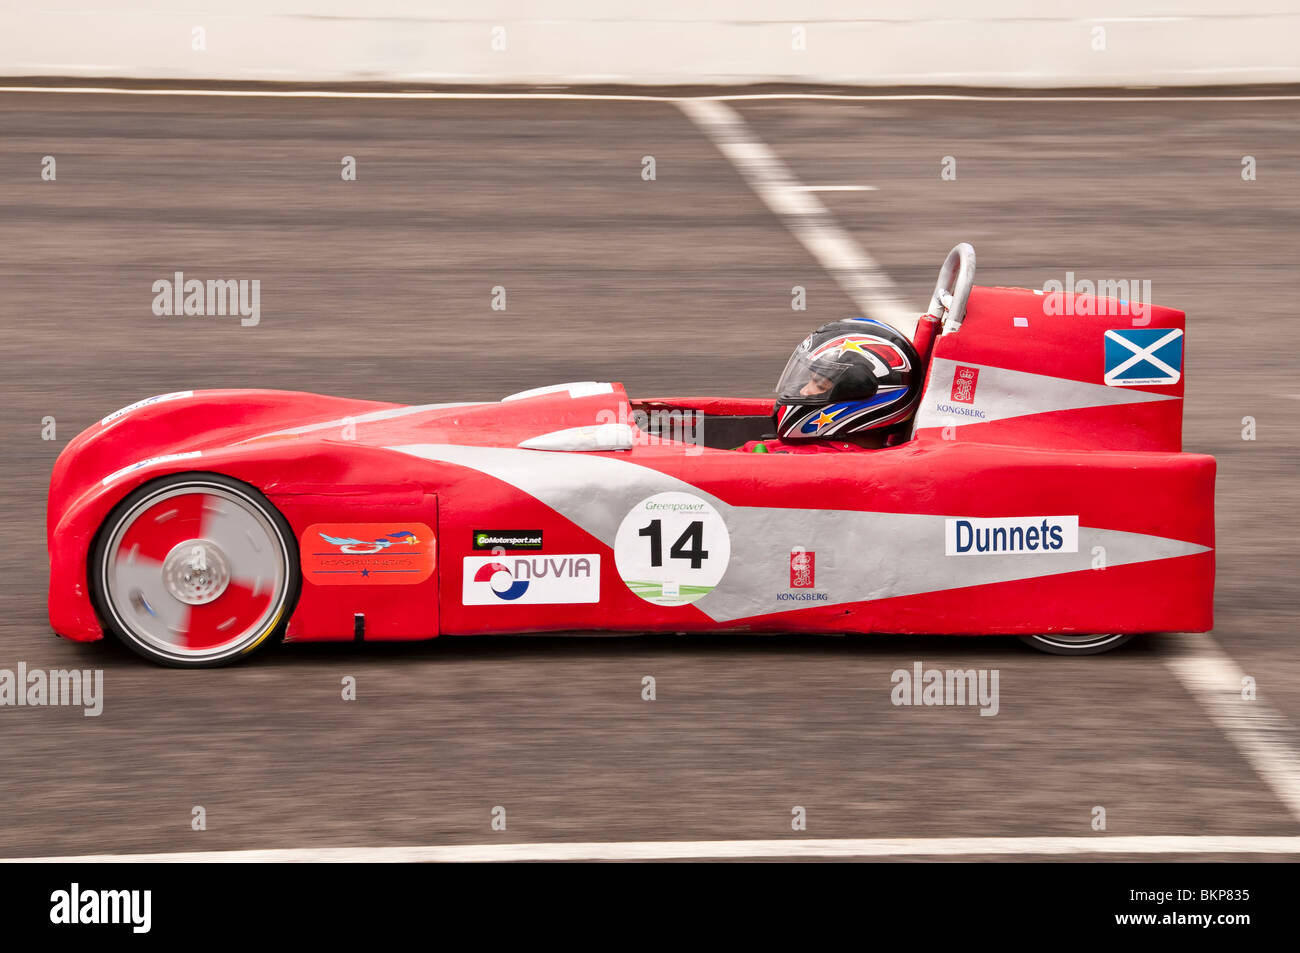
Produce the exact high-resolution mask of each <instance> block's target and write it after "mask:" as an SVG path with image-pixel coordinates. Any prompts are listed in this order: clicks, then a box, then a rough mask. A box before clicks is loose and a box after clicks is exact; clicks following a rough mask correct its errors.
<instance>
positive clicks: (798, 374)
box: [776, 350, 853, 405]
mask: <svg viewBox="0 0 1300 953" xmlns="http://www.w3.org/2000/svg"><path fill="white" fill-rule="evenodd" d="M852 370H853V367H852V365H851V364H850V363H848V362H846V361H836V360H832V359H830V358H827V357H819V358H816V359H814V358H813V357H812V356H811V355H810V354H809V353H808V352H807V351H804V350H798V351H795V352H794V354H793V356H791V358H790V360H789V362H787V363H786V365H785V370H784V371H782V372H781V379H780V380H779V381H777V384H776V395H777V400H779V401H780V402H781V403H783V404H811V405H817V404H825V403H829V402H830V400H831V397H832V396H833V395H834V393H835V390H836V386H837V385H839V384H840V383H841V382H842V381H844V380H846V379H847V378H848V377H849V376H850V375H851V372H852Z"/></svg>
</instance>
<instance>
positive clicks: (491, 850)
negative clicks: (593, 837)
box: [0, 834, 1300, 864]
mask: <svg viewBox="0 0 1300 953" xmlns="http://www.w3.org/2000/svg"><path fill="white" fill-rule="evenodd" d="M1079 854H1300V836H1296V837H1268V836H1239V835H1223V836H1219V835H1214V834H1197V835H1181V834H1174V835H1152V836H1134V837H1128V836H1110V835H1106V834H1099V835H1097V836H1095V837H903V838H882V839H878V840H874V839H843V840H841V839H817V840H810V839H805V840H796V839H791V840H716V841H625V842H621V843H620V842H617V841H614V842H610V843H572V844H565V843H559V844H557V843H550V844H547V843H535V844H465V845H460V846H446V847H315V848H311V847H306V848H301V849H285V850H213V851H181V852H178V853H169V854H90V855H87V856H81V857H78V856H69V857H15V858H3V859H0V863H59V864H68V863H77V864H98V863H200V864H221V863H259V862H260V863H268V862H269V863H409V862H429V861H432V862H451V863H455V862H484V861H530V860H533V861H535V860H691V859H720V858H726V857H737V858H766V857H772V858H775V857H953V856H977V855H1006V856H1031V855H1034V856H1069V855H1079Z"/></svg>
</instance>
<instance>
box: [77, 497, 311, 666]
mask: <svg viewBox="0 0 1300 953" xmlns="http://www.w3.org/2000/svg"><path fill="white" fill-rule="evenodd" d="M289 569H290V567H289V561H288V549H287V546H286V545H285V541H284V539H283V537H282V535H281V533H280V530H279V528H278V527H277V526H276V525H275V523H274V522H273V521H272V519H271V517H270V515H269V514H268V513H267V512H266V510H265V508H264V507H263V505H262V504H260V503H259V501H257V500H256V499H254V498H253V497H252V496H249V495H247V494H245V493H243V492H241V491H239V490H237V489H235V488H232V487H228V486H226V485H224V484H219V483H208V482H203V481H195V482H192V483H184V484H177V485H174V486H169V487H164V488H162V489H160V490H159V491H158V492H156V493H151V494H149V495H148V496H145V497H143V498H141V499H140V500H139V501H137V502H136V503H135V504H134V505H132V506H131V508H130V509H129V510H127V511H126V512H125V513H123V514H122V516H121V517H120V518H119V519H118V521H117V523H116V524H115V525H114V526H113V528H112V530H111V532H110V534H109V537H108V541H107V544H106V546H105V549H104V557H103V562H102V564H101V566H100V573H101V576H100V581H101V588H102V592H103V593H104V601H105V603H106V608H107V609H108V611H109V612H110V613H111V614H112V616H113V618H114V621H116V622H117V624H118V625H119V626H120V628H121V629H122V631H123V632H125V633H126V634H127V636H128V637H129V638H131V639H132V640H134V641H136V642H137V643H139V644H140V645H141V646H143V647H145V648H147V649H148V650H150V651H151V652H153V653H155V654H157V655H160V656H163V657H165V658H168V659H173V660H176V661H215V660H218V659H222V658H226V657H229V656H232V655H238V654H239V653H241V652H245V651H248V650H249V649H251V648H253V647H255V646H256V645H257V644H259V643H260V642H261V641H262V640H263V639H264V638H265V637H266V635H268V634H269V633H270V631H271V630H272V629H273V628H274V627H275V625H276V623H278V622H279V620H280V617H281V614H282V613H283V611H284V606H285V601H286V598H287V595H288V586H287V581H288V578H289Z"/></svg>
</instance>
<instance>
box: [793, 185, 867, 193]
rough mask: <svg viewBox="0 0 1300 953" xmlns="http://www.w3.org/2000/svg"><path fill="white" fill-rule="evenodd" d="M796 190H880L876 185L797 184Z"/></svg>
mask: <svg viewBox="0 0 1300 953" xmlns="http://www.w3.org/2000/svg"><path fill="white" fill-rule="evenodd" d="M794 190H795V191H796V192H878V191H880V190H879V189H877V188H876V187H875V186H874V185H796V186H795V188H794Z"/></svg>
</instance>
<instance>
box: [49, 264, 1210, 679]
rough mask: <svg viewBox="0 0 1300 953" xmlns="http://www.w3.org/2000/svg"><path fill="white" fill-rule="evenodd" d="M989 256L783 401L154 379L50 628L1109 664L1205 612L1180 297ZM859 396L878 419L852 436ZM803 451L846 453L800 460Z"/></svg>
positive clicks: (1198, 620) (850, 337)
mask: <svg viewBox="0 0 1300 953" xmlns="http://www.w3.org/2000/svg"><path fill="white" fill-rule="evenodd" d="M973 277H974V253H973V251H972V250H971V249H970V246H968V245H959V246H958V247H957V248H955V249H954V250H953V252H952V253H951V254H950V255H949V257H948V260H947V261H946V262H945V264H944V268H943V270H942V271H941V273H940V280H939V285H938V287H937V288H936V290H935V295H934V298H933V299H932V301H931V305H930V309H929V313H928V314H927V315H925V316H924V317H922V318H921V319H920V321H919V322H918V325H917V329H916V332H915V334H914V335H913V336H911V337H910V338H906V337H902V336H896V337H902V340H901V341H899V340H895V338H891V337H890V334H889V333H886V332H885V331H884V330H883V329H884V328H886V326H884V325H880V324H879V323H878V322H873V321H867V320H865V319H854V320H853V321H850V322H839V323H836V324H835V325H827V326H826V328H823V329H821V330H820V331H819V332H818V334H819V335H821V336H820V337H818V336H817V335H814V336H813V337H811V338H810V339H809V341H807V342H805V343H804V344H803V345H801V346H800V350H799V351H796V354H795V357H794V358H792V359H791V365H790V367H788V368H787V372H786V375H785V377H783V381H785V380H786V379H790V380H793V382H794V383H793V384H792V385H791V386H793V387H796V389H797V391H796V392H792V393H795V394H796V396H794V397H790V398H789V399H787V396H782V397H781V401H782V404H781V406H780V407H779V408H777V411H776V416H775V417H774V416H773V411H774V408H773V400H772V398H770V397H769V398H756V399H734V398H723V397H675V398H663V399H647V400H632V399H629V398H628V396H627V394H626V393H625V392H624V390H623V388H622V386H620V385H618V384H608V383H594V382H583V383H575V384H563V385H559V386H556V387H548V388H541V389H538V390H535V391H528V392H525V393H521V394H515V395H513V396H511V397H507V398H505V399H503V400H501V401H497V402H487V403H468V404H466V403H461V404H429V405H424V406H413V407H408V406H400V405H394V404H387V403H377V402H373V401H364V400H350V399H344V398H340V397H323V396H318V395H313V394H303V393H288V392H281V391H270V390H217V391H203V392H191V391H181V392H177V393H171V394H163V395H161V396H158V397H152V398H149V399H147V400H142V401H140V402H139V403H136V404H133V405H131V406H130V407H125V408H123V409H122V410H119V411H117V412H116V413H113V414H110V415H109V416H107V417H105V418H104V419H103V420H102V421H101V422H99V423H98V424H95V425H94V426H92V427H91V428H90V429H89V430H87V431H85V432H84V433H82V434H80V435H79V436H78V437H76V439H74V440H73V441H72V442H71V443H70V444H69V445H68V447H67V448H66V449H65V450H64V452H63V453H62V455H61V456H60V457H59V460H58V462H57V463H56V465H55V468H54V473H53V476H52V478H51V483H50V496H49V513H48V543H49V551H50V567H51V572H50V594H49V611H50V621H51V624H52V626H53V628H54V630H55V631H56V632H58V633H59V634H60V635H62V636H64V637H66V638H69V639H75V640H78V641H90V640H94V639H99V638H102V637H103V634H104V632H105V631H111V632H113V633H114V634H116V635H117V636H118V637H119V638H121V639H122V640H123V641H125V642H126V643H127V645H129V646H130V647H131V648H133V649H134V650H136V651H137V652H139V653H140V654H141V655H143V656H145V657H146V658H149V659H152V660H154V661H156V662H161V663H164V664H169V665H178V666H192V667H198V666H214V665H219V664H224V663H228V662H231V661H234V660H236V659H239V658H242V657H243V656H245V655H247V654H248V653H250V652H252V651H253V650H254V649H255V648H257V647H258V646H259V645H261V644H262V643H264V642H265V641H266V640H267V639H268V638H270V637H271V636H273V635H278V634H282V635H283V637H284V639H286V640H288V641H299V640H302V641H306V640H404V639H430V638H434V637H435V636H439V635H479V634H490V633H511V632H540V631H573V630H600V631H607V632H616V631H617V632H652V631H653V632H683V633H684V632H721V631H727V632H810V633H843V632H856V633H870V632H889V633H918V634H919V633H928V634H953V635H1019V636H1021V637H1022V638H1024V639H1025V640H1026V641H1027V642H1029V643H1030V644H1033V645H1035V646H1036V647H1038V648H1042V649H1045V650H1046V651H1049V652H1055V653H1060V654H1088V653H1095V652H1100V651H1104V650H1106V649H1109V648H1113V647H1115V646H1117V645H1119V644H1121V643H1122V642H1124V641H1126V640H1127V639H1129V638H1131V637H1132V635H1133V634H1136V633H1143V632H1168V631H1178V632H1203V631H1206V630H1208V629H1210V628H1211V625H1212V609H1213V593H1214V548H1213V547H1214V472H1215V462H1214V459H1213V458H1212V457H1208V456H1203V455H1199V454H1190V453H1182V452H1181V449H1182V448H1181V442H1182V413H1183V409H1182V397H1183V385H1184V382H1183V377H1182V366H1183V330H1184V315H1183V313H1182V312H1181V311H1176V310H1172V309H1169V308H1163V307H1158V306H1153V305H1150V304H1149V303H1148V304H1147V305H1145V306H1140V305H1137V304H1134V305H1133V306H1132V307H1130V303H1128V302H1118V301H1114V300H1111V299H1107V298H1101V297H1094V296H1091V295H1083V294H1073V293H1071V294H1064V295H1062V294H1059V293H1056V294H1044V293H1043V292H1038V291H1028V290H1024V289H1017V288H983V287H974V286H973ZM1053 298H1055V299H1056V300H1053ZM1130 312H1132V313H1130ZM855 322H858V323H855ZM827 329H829V330H827ZM827 342H829V343H827ZM891 342H893V343H891ZM828 348H832V349H833V353H831V354H830V357H831V358H832V359H834V360H831V361H829V363H828V362H827V361H826V360H825V357H826V354H827V353H828V351H827V349H828ZM851 351H852V352H854V353H852V354H850V352H851ZM850 357H851V358H853V359H854V360H856V361H858V363H857V364H855V363H854V360H849V358H850ZM859 359H862V360H859ZM837 360H838V361H839V363H836V361H837ZM819 361H820V362H822V363H820V364H819V363H818V362H819ZM825 367H846V368H849V370H848V371H846V373H858V371H856V370H854V368H859V369H860V368H861V367H865V368H866V369H867V370H866V372H865V373H864V375H863V376H864V381H863V383H864V384H865V385H866V386H868V387H869V388H874V390H872V394H873V396H870V399H869V400H868V401H866V402H865V403H864V401H863V400H856V401H847V400H841V399H840V398H841V397H842V396H843V393H841V392H840V391H839V390H837V388H840V387H841V385H840V384H837V383H831V384H828V383H827V382H826V381H825V380H823V377H822V376H821V374H822V371H824V370H825ZM826 373H828V374H830V373H838V372H831V371H827V372H826ZM872 374H875V375H876V376H877V377H878V378H879V380H872ZM843 386H848V385H843ZM818 387H821V388H822V390H821V391H818V389H817V388H818ZM844 393H847V391H845V392H844ZM798 395H805V396H798ZM806 395H818V396H806ZM857 396H858V397H861V393H858V394H857ZM798 401H804V402H806V404H807V405H809V406H810V407H811V409H809V406H802V405H798V406H796V405H795V404H797V402H798ZM882 402H883V403H882ZM866 404H870V408H868V409H864V407H865V406H866ZM872 408H874V409H872ZM863 414H865V415H867V416H871V415H872V414H874V415H875V416H874V420H875V421H876V422H878V423H884V424H885V425H887V436H886V437H885V438H884V439H880V440H877V441H876V442H875V443H874V444H872V443H871V442H870V441H862V440H856V439H855V438H854V437H852V436H850V437H844V434H845V433H848V432H849V430H844V429H842V428H841V423H840V422H841V421H844V420H846V419H848V418H855V419H856V417H857V416H859V415H863ZM900 421H901V422H900ZM844 426H846V427H848V426H849V425H844ZM836 428H841V429H840V430H837V429H836ZM849 429H850V430H851V429H852V428H851V427H849ZM881 433H882V431H879V430H877V431H876V434H875V435H876V436H879V435H880V434H881ZM778 434H779V435H780V436H779V437H778V436H777V435H778ZM774 437H775V438H777V439H769V438H774ZM801 441H802V442H801ZM807 449H818V450H841V451H851V452H818V453H807V452H780V451H782V450H807ZM753 450H758V451H762V450H767V451H769V452H766V453H764V452H751V451H753Z"/></svg>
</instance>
